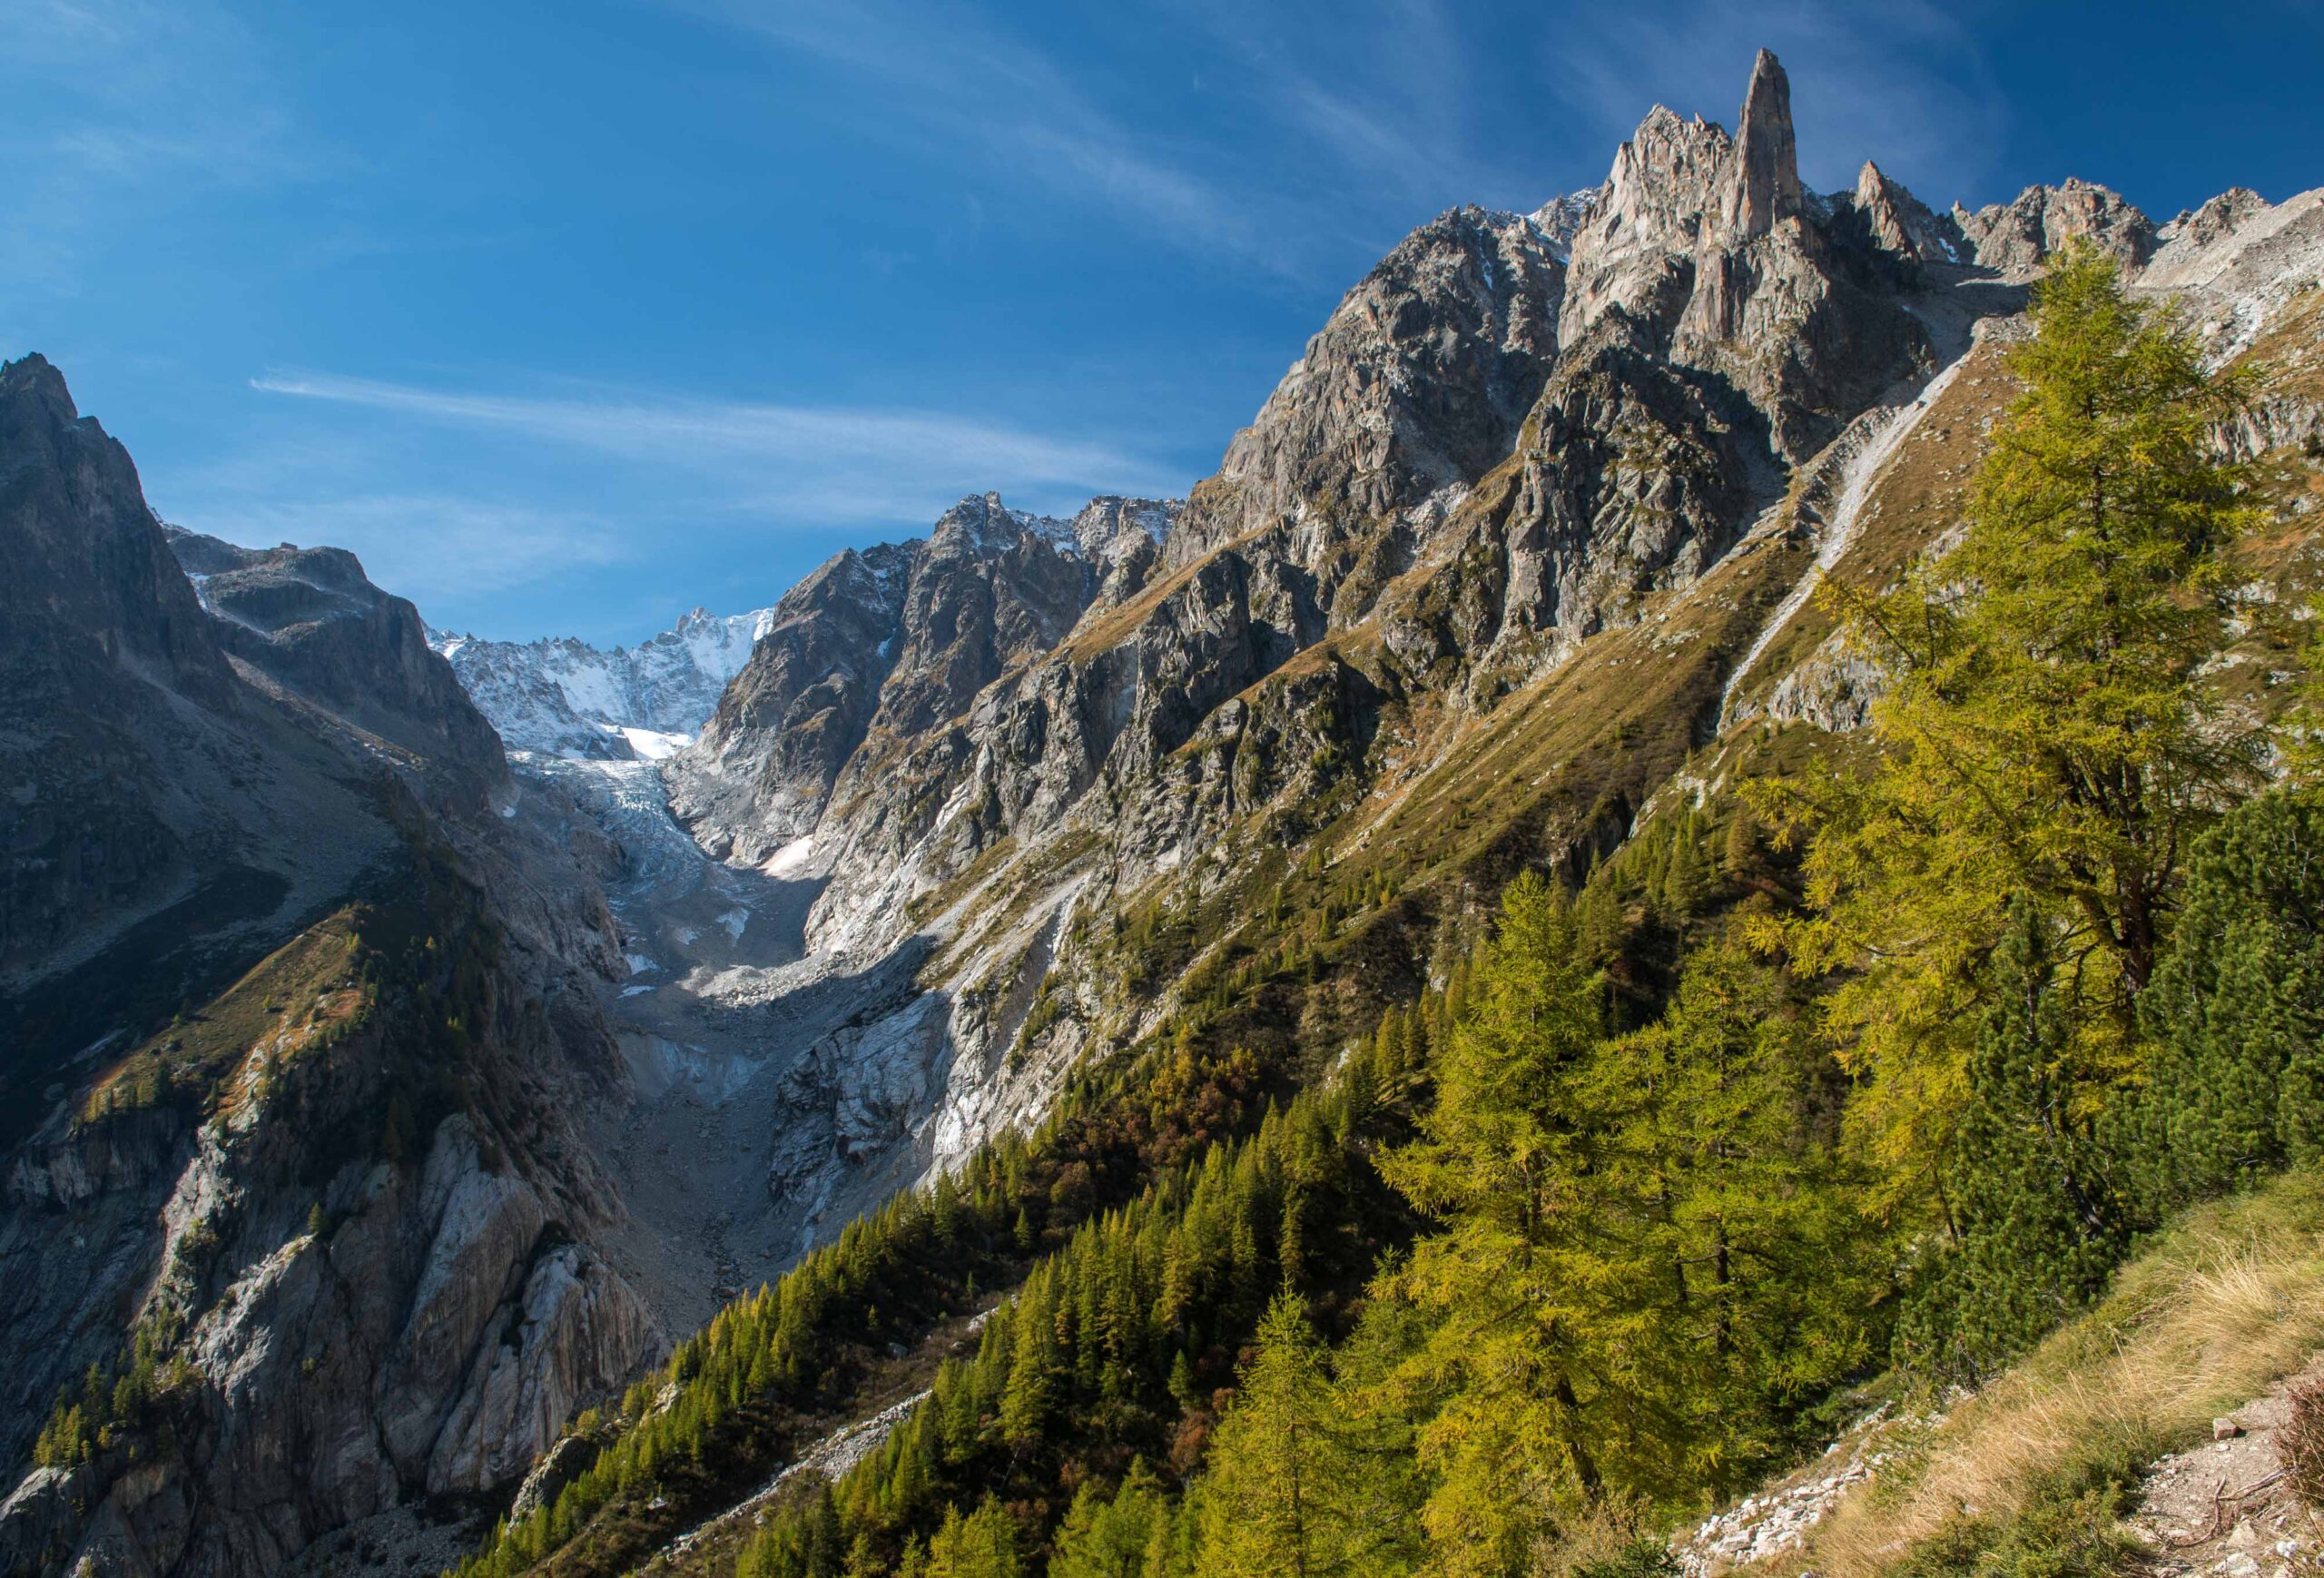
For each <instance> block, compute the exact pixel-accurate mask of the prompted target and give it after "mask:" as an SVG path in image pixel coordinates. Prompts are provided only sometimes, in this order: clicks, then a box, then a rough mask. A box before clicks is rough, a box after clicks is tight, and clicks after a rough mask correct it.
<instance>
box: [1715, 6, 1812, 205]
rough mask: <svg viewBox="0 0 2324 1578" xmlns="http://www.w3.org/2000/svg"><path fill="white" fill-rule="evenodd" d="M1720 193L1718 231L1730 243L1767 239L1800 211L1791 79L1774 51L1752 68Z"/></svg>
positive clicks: (1762, 54)
mask: <svg viewBox="0 0 2324 1578" xmlns="http://www.w3.org/2000/svg"><path fill="white" fill-rule="evenodd" d="M1732 158H1733V160H1734V163H1733V165H1732V167H1731V169H1730V171H1729V173H1728V179H1727V182H1726V191H1725V192H1722V193H1721V194H1720V208H1719V228H1720V230H1721V231H1722V232H1724V233H1725V235H1726V236H1727V237H1728V239H1730V240H1732V241H1749V240H1751V239H1753V238H1754V237H1758V236H1763V235H1765V234H1767V233H1768V232H1769V231H1771V230H1773V229H1774V228H1775V227H1776V224H1777V222H1778V221H1781V220H1785V219H1788V218H1790V217H1791V216H1792V215H1794V214H1797V212H1799V211H1800V207H1801V202H1800V190H1799V149H1798V145H1797V143H1796V142H1795V141H1794V140H1793V137H1792V133H1791V79H1790V78H1789V77H1787V76H1786V75H1785V74H1784V70H1783V63H1782V62H1780V61H1778V60H1777V59H1776V57H1775V54H1774V52H1773V51H1771V50H1765V49H1763V50H1761V51H1759V55H1758V60H1757V61H1755V62H1754V63H1753V64H1752V67H1751V85H1750V87H1749V89H1748V91H1746V92H1745V94H1744V95H1743V113H1742V118H1741V119H1740V121H1739V122H1738V123H1737V127H1736V133H1735V151H1734V153H1733V155H1732Z"/></svg>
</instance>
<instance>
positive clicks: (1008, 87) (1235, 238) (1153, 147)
mask: <svg viewBox="0 0 2324 1578" xmlns="http://www.w3.org/2000/svg"><path fill="white" fill-rule="evenodd" d="M665 3H666V4H668V5H669V6H670V8H671V9H673V10H675V11H677V12H681V13H684V14H687V15H693V16H695V17H697V18H700V19H702V20H704V21H708V22H710V23H712V24H714V25H723V26H725V27H728V28H731V29H733V30H735V31H737V32H739V33H741V34H743V35H745V36H748V37H751V38H754V39H756V40H757V41H758V42H760V43H761V44H764V45H765V46H767V47H769V48H772V49H775V50H780V51H783V52H786V53H791V54H799V55H803V56H807V57H810V58H812V59H815V60H818V61H821V62H822V63H823V64H825V65H827V66H830V67H832V68H834V69H836V70H839V71H841V72H843V73H845V74H848V75H849V76H851V77H852V78H854V79H855V80H856V81H858V82H859V83H861V84H866V85H868V86H869V87H870V88H871V89H872V91H873V92H874V93H876V94H877V95H878V97H879V101H880V104H879V108H880V112H881V113H880V116H879V117H877V118H875V119H873V120H872V121H871V122H870V124H871V125H873V126H878V125H886V126H888V127H890V128H891V129H892V130H893V131H895V132H898V133H905V134H909V135H911V136H913V137H915V138H926V137H928V136H930V135H931V134H933V135H934V137H936V138H937V139H939V140H940V141H941V142H943V143H949V144H951V145H955V146H963V147H968V148H972V149H976V150H979V151H980V153H982V154H983V155H984V156H985V158H986V159H987V160H988V161H989V163H988V164H987V168H990V169H994V170H1006V171H1008V172H1009V173H1011V174H1012V175H1014V176H1018V177H1024V178H1029V179H1032V180H1034V181H1036V182H1041V183H1043V184H1046V185H1048V186H1049V187H1051V188H1052V189H1054V190H1058V191H1060V192H1065V193H1068V194H1069V195H1074V196H1081V197H1088V198H1093V199H1096V200H1098V201H1100V202H1105V203H1106V204H1107V205H1108V207H1109V208H1110V209H1111V210H1112V211H1113V212H1114V213H1115V214H1116V215H1117V216H1118V217H1120V218H1123V219H1126V220H1128V221H1129V222H1132V223H1134V224H1136V225H1137V226H1138V227H1139V228H1141V229H1145V230H1147V231H1149V232H1152V233H1154V234H1156V235H1157V236H1159V237H1161V238H1163V239H1165V240H1169V241H1173V242H1177V243H1178V244H1180V245H1183V246H1186V247H1188V248H1191V249H1195V250H1203V249H1211V250H1216V251H1225V252H1227V253H1230V254H1232V255H1234V256H1236V257H1239V258H1241V259H1243V260H1244V261H1249V262H1254V263H1256V264H1259V265H1260V266H1263V267H1266V268H1269V269H1271V270H1275V271H1288V268H1289V266H1290V265H1289V264H1288V262H1287V261H1286V260H1285V259H1284V258H1283V257H1282V256H1281V255H1279V252H1278V251H1277V248H1276V241H1277V238H1276V237H1275V234H1274V232H1272V231H1271V229H1270V228H1269V227H1267V226H1265V225H1262V224H1260V223H1258V222H1256V220H1255V217H1254V215H1253V213H1252V212H1251V211H1250V209H1249V207H1248V205H1247V204H1246V202H1244V201H1242V200H1241V198H1239V197H1238V196H1237V195H1236V193H1235V192H1231V191H1229V190H1227V189H1226V187H1225V186H1223V185H1221V184H1220V183H1219V182H1216V181H1215V180H1213V179H1212V178H1211V177H1209V176H1208V175H1206V174H1205V173H1201V172H1200V171H1198V170H1196V168H1194V165H1193V163H1192V162H1191V161H1188V160H1185V159H1179V158H1174V157H1172V156H1171V155H1170V153H1168V152H1167V150H1166V149H1165V148H1164V147H1163V145H1162V143H1161V140H1159V139H1157V138H1156V137H1154V136H1152V135H1149V134H1141V133H1139V132H1138V131H1137V129H1135V128H1133V127H1132V126H1130V125H1128V124H1126V123H1124V122H1122V121H1121V120H1119V119H1118V118H1117V117H1116V116H1114V115H1112V114H1109V113H1107V112H1106V111H1105V110H1104V109H1103V108H1101V107H1100V106H1099V105H1098V103H1097V102H1096V101H1095V100H1093V99H1092V98H1091V97H1090V96H1089V95H1088V94H1086V93H1084V92H1083V91H1082V90H1081V89H1080V88H1079V87H1078V86H1077V85H1076V84H1075V82H1074V79H1073V76H1072V74H1069V73H1068V72H1066V71H1064V70H1063V69H1061V68H1060V67H1059V65H1058V64H1057V63H1056V62H1055V61H1053V60H1052V59H1051V58H1050V57H1049V55H1048V54H1045V53H1043V52H1042V51H1041V50H1040V49H1039V48H1037V47H1034V46H1032V45H1030V44H1025V43H1023V42H1021V41H1019V40H1018V39H1016V38H1013V37H1011V36H1010V35H1008V34H1007V33H1006V32H1004V31H1002V30H1001V29H1000V28H998V27H995V26H991V25H980V24H978V23H977V22H976V21H974V19H973V18H972V16H971V15H970V14H969V12H968V11H967V9H966V8H935V7H925V6H919V5H912V4H910V3H909V0H901V3H899V0H854V3H851V4H834V3H830V0H665Z"/></svg>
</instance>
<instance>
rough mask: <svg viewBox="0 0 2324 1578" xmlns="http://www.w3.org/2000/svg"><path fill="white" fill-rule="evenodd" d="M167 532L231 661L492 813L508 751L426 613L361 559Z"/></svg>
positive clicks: (333, 551) (327, 550) (334, 551)
mask: <svg viewBox="0 0 2324 1578" xmlns="http://www.w3.org/2000/svg"><path fill="white" fill-rule="evenodd" d="M162 532H163V535H164V536H165V537H166V538H168V540H169V544H170V547H171V550H172V553H173V554H174V555H175V556H176V557H177V560H178V562H179V564H180V565H182V567H184V568H185V571H186V573H187V577H188V578H189V579H191V580H192V583H193V586H194V590H195V593H196V595H197V596H198V597H200V598H201V599H202V607H204V608H205V609H207V610H208V611H209V612H210V613H211V614H212V616H215V617H214V622H213V625H212V633H213V635H214V636H216V637H217V640H218V643H219V645H220V646H222V648H223V649H224V650H225V652H226V653H227V655H228V656H230V657H233V658H239V659H241V661H242V662H243V663H244V664H246V665H248V666H249V667H250V668H251V669H253V670H255V671H257V673H258V674H260V675H262V676H265V677H266V678H267V679H269V680H271V681H272V682H273V684H274V685H276V686H279V687H280V688H281V690H282V691H284V692H287V693H289V694H290V695H293V696H296V697H298V698H300V700H303V701H306V702H308V703H310V705H311V706H312V707H313V708H314V709H315V712H316V713H319V714H320V715H324V716H327V717H330V718H333V719H336V720H339V721H340V722H342V723H345V724H350V725H354V727H355V728H357V729H358V730H359V731H360V732H361V734H362V735H364V736H366V738H367V742H368V743H373V744H378V745H385V746H387V747H389V748H390V749H393V750H396V751H399V752H401V753H403V754H406V755H407V756H409V758H410V759H411V760H412V761H413V762H415V763H416V764H422V765H423V766H424V767H425V768H426V769H427V770H428V772H429V773H431V774H433V775H434V778H435V779H436V781H438V782H439V783H441V784H443V785H444V786H445V788H446V790H447V792H448V793H453V794H466V795H468V796H469V797H470V798H471V801H472V803H473V804H481V803H482V802H483V800H484V799H485V798H487V797H488V796H489V795H490V794H493V793H494V792H496V791H501V790H505V788H506V786H507V777H508V769H507V762H506V761H505V760H504V759H503V758H502V755H501V748H500V740H499V738H498V736H497V735H495V734H494V733H493V730H492V725H489V724H487V722H485V720H484V716H483V715H482V714H481V713H479V712H478V710H477V708H476V706H475V705H473V704H472V703H471V702H470V701H469V699H468V692H467V691H466V690H465V689H464V688H463V687H462V686H461V685H460V683H459V681H458V679H457V678H456V677H455V676H454V675H453V672H452V670H451V669H450V668H449V667H448V666H446V665H445V664H444V663H443V662H442V661H441V660H440V659H439V658H438V656H436V654H435V653H434V652H432V651H431V650H430V649H429V647H428V639H427V632H426V627H425V626H422V625H421V624H420V622H419V610H418V609H416V608H414V607H412V606H411V605H410V604H409V602H406V601H405V600H404V599H403V598H401V597H390V596H389V595H388V594H387V593H385V592H383V591H381V590H379V587H375V586H373V585H372V584H371V582H370V580H369V577H366V576H365V575H364V574H363V566H362V564H361V563H360V562H359V561H358V560H357V558H356V557H355V556H354V555H353V554H350V553H349V552H347V551H346V550H345V549H343V548H335V547H317V548H301V547H292V546H291V544H289V543H285V544H283V545H282V546H281V547H277V548H267V549H258V548H245V547H236V546H235V545H233V544H231V543H228V542H222V541H220V540H219V539H218V538H214V537H203V536H201V535H200V534H198V533H194V532H189V531H181V530H179V529H178V528H174V527H164V528H162ZM310 715H311V714H310Z"/></svg>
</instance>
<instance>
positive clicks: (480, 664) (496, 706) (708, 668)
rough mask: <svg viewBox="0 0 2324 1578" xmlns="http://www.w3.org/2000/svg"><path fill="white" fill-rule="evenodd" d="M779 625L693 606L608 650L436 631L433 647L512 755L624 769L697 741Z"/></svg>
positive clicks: (765, 615)
mask: <svg viewBox="0 0 2324 1578" xmlns="http://www.w3.org/2000/svg"><path fill="white" fill-rule="evenodd" d="M773 622H774V610H773V609H772V608H759V609H755V610H753V611H752V612H750V613H747V614H727V615H718V614H713V613H710V612H709V611H707V610H706V609H703V608H696V609H694V611H693V612H691V613H689V614H687V615H685V616H684V617H682V618H680V619H679V620H678V622H677V624H676V625H675V626H672V627H671V628H669V629H667V630H665V631H663V632H662V633H661V634H660V635H658V636H653V637H652V638H650V639H648V640H645V641H641V642H639V643H638V644H637V645H636V646H634V647H626V646H616V647H614V648H613V649H612V650H610V651H607V650H605V649H603V648H600V647H596V646H590V645H589V644H588V643H586V642H585V641H578V640H576V639H574V638H573V637H571V636H556V637H544V638H543V639H541V640H538V641H523V642H517V641H491V640H487V639H485V638H483V637H480V636H454V635H448V634H446V633H444V632H442V631H438V630H430V631H429V632H428V645H429V646H433V647H434V648H435V649H436V650H437V651H438V652H440V653H442V654H443V655H444V657H445V659H446V661H448V662H449V663H450V664H451V666H452V671H453V672H454V673H455V674H457V675H458V676H459V679H460V684H461V685H463V686H464V687H466V689H467V690H468V695H469V696H470V697H471V698H473V699H474V701H475V702H476V705H477V707H478V710H479V711H481V712H482V713H483V714H484V715H485V716H486V717H487V718H489V719H491V720H492V725H493V727H495V728H497V729H498V730H499V731H500V738H501V740H502V742H503V743H504V744H506V745H507V747H508V748H509V749H510V750H512V751H539V752H542V753H545V754H549V755H556V756H581V757H598V758H605V759H609V760H615V761H626V760H631V759H634V758H639V757H659V756H666V755H668V754H671V753H672V752H674V751H675V750H676V749H677V748H678V747H679V746H681V745H684V744H685V743H686V741H687V740H689V739H691V738H693V737H694V735H695V734H696V733H697V732H699V731H700V729H701V728H702V725H704V724H705V723H707V722H708V721H709V719H710V715H711V714H712V713H713V712H714V711H716V710H717V707H718V698H719V696H720V695H721V694H723V693H724V690H725V688H726V683H727V681H729V680H731V679H733V678H734V676H735V675H736V674H738V673H740V672H741V671H742V667H743V664H744V663H746V662H748V661H749V660H750V656H751V648H752V647H753V646H754V645H755V644H756V643H757V641H758V638H759V637H760V636H763V635H764V634H765V633H766V631H767V629H768V628H769V627H770V626H772V625H773Z"/></svg>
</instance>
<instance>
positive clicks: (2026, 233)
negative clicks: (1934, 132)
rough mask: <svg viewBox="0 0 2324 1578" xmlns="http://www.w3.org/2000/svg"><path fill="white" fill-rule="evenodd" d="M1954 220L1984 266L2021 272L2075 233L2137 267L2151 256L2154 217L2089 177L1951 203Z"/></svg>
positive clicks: (2038, 263)
mask: <svg viewBox="0 0 2324 1578" xmlns="http://www.w3.org/2000/svg"><path fill="white" fill-rule="evenodd" d="M1953 222H1955V224H1957V225H1958V226H1960V228H1961V233H1962V234H1963V235H1964V236H1965V237H1966V238H1967V240H1968V242H1969V244H1970V246H1971V247H1972V248H1974V251H1975V255H1976V261H1978V262H1979V263H1980V264H1982V265H1983V266H1984V267H1985V268H1988V269H1995V270H1999V271H2001V272H2003V273H2004V274H2009V275H2015V276H2023V275H2025V274H2028V273H2031V272H2032V271H2034V270H2036V269H2039V268H2040V267H2041V266H2042V263H2043V260H2045V259H2047V258H2048V257H2049V255H2050V254H2051V253H2052V252H2054V251H2057V250H2058V249H2059V248H2060V247H2062V246H2064V245H2065V244H2066V242H2069V241H2073V240H2074V239H2076V238H2083V239H2087V240H2088V241H2089V242H2091V243H2092V244H2093V245H2094V246H2096V247H2098V248H2099V249H2100V250H2101V251H2108V252H2112V254H2113V255H2114V256H2115V257H2116V258H2118V259H2120V260H2121V261H2122V262H2123V263H2124V264H2126V265H2129V266H2131V267H2133V268H2135V267H2136V266H2138V265H2139V264H2141V263H2143V262H2145V261H2147V259H2148V258H2149V257H2151V256H2152V255H2153V252H2154V244H2155V232H2154V224H2153V222H2152V221H2151V220H2149V219H2148V218H2147V216H2146V215H2144V214H2142V213H2141V212H2139V211H2138V210H2137V209H2135V208H2133V207H2132V206H2131V204H2130V203H2129V202H2127V201H2125V200H2124V199H2123V197H2122V194H2121V193H2120V192H2112V191H2109V190H2108V189H2107V188H2105V187H2103V186H2093V185H2092V184H2091V183H2090V182H2087V181H2071V180H2070V181H2067V182H2063V183H2062V184H2060V185H2057V186H2029V187H2027V188H2026V189H2025V190H2024V191H2023V192H2019V193H2018V194H2017V196H2016V198H2015V200H2014V201H2013V202H2005V203H1994V204H1991V205H1989V206H1987V207H1984V208H1981V209H1979V210H1977V212H1974V213H1971V212H1969V211H1968V210H1967V209H1965V208H1962V207H1960V206H1959V205H1957V204H1956V205H1955V208H1954V210H1953Z"/></svg>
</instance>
